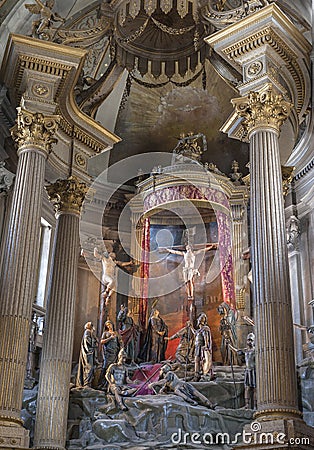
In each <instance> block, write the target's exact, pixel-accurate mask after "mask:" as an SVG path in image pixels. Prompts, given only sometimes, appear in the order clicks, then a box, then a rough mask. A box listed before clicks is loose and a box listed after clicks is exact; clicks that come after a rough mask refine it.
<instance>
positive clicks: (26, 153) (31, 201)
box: [0, 108, 57, 448]
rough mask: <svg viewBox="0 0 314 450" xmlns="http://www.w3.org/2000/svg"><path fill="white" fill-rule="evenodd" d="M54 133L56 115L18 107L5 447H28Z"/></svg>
mask: <svg viewBox="0 0 314 450" xmlns="http://www.w3.org/2000/svg"><path fill="white" fill-rule="evenodd" d="M56 128H57V116H43V115H42V114H39V113H38V114H37V113H31V112H28V111H26V110H24V109H22V108H18V117H17V125H16V126H15V128H14V130H13V137H14V138H15V140H16V143H17V146H18V151H17V152H18V156H19V159H18V166H17V173H16V178H15V185H14V190H13V198H12V208H11V213H10V218H9V224H8V233H7V240H6V244H5V248H4V258H3V261H4V264H3V270H2V279H1V286H0V298H1V302H0V374H1V376H0V446H5V447H6V448H10V447H27V446H28V432H26V430H24V428H23V427H22V421H21V419H20V410H21V405H22V395H23V385H24V377H25V367H26V361H27V348H28V339H29V330H30V320H31V311H32V304H33V301H34V295H35V292H34V291H35V280H36V276H35V274H36V271H37V264H38V253H39V243H40V242H39V231H40V214H41V205H42V195H43V184H44V174H45V161H46V158H47V156H48V153H49V151H50V149H51V145H52V143H53V142H55V140H54V139H53V137H52V135H53V134H54V132H55V130H56ZM30 274H32V276H30ZM8 382H9V383H10V389H8Z"/></svg>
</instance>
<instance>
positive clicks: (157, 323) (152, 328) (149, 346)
mask: <svg viewBox="0 0 314 450" xmlns="http://www.w3.org/2000/svg"><path fill="white" fill-rule="evenodd" d="M167 335H168V327H167V325H166V323H165V322H164V320H163V319H162V318H161V317H160V315H159V311H158V309H153V311H152V314H151V316H150V318H149V321H148V327H147V334H146V339H145V343H144V347H143V352H142V358H143V359H144V360H145V361H152V362H153V363H157V362H160V361H164V360H165V359H166V356H165V354H166V348H167V341H166V340H165V337H166V336H167Z"/></svg>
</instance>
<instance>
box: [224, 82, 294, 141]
mask: <svg viewBox="0 0 314 450" xmlns="http://www.w3.org/2000/svg"><path fill="white" fill-rule="evenodd" d="M231 102H232V104H233V106H234V107H235V111H236V113H237V115H238V116H239V117H242V118H243V121H242V126H243V127H244V130H245V131H246V132H247V134H248V135H250V134H251V133H252V132H253V131H255V130H258V129H263V128H273V129H274V130H276V131H277V132H278V133H279V131H280V127H281V125H282V124H283V123H284V121H285V120H286V119H287V118H288V116H289V114H290V111H291V109H292V106H293V105H292V103H290V102H287V101H286V100H284V98H283V96H282V95H281V94H279V93H278V92H276V91H275V89H274V88H273V86H272V85H270V84H268V85H266V86H265V88H264V89H263V90H262V91H260V92H250V93H249V94H248V96H247V97H239V98H235V99H232V100H231Z"/></svg>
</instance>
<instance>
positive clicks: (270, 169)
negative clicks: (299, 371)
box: [250, 129, 298, 412]
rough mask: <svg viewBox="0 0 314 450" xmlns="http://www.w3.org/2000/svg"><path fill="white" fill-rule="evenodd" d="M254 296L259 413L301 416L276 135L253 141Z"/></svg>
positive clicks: (259, 135) (258, 133) (258, 135)
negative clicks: (298, 412) (297, 412)
mask: <svg viewBox="0 0 314 450" xmlns="http://www.w3.org/2000/svg"><path fill="white" fill-rule="evenodd" d="M250 157H251V166H250V168H251V230H252V266H253V293H254V301H255V320H256V335H257V345H256V348H257V354H256V365H257V368H258V369H257V395H258V410H259V411H266V412H267V411H272V410H274V411H276V410H280V409H288V410H291V411H293V410H294V409H295V410H297V409H298V408H297V387H296V370H295V363H294V343H293V323H292V311H291V295H290V289H289V269H288V258H287V246H286V233H285V219H284V206H283V195H282V180H281V166H280V158H279V142H278V132H277V131H275V130H274V129H264V130H255V131H254V133H252V134H251V137H250Z"/></svg>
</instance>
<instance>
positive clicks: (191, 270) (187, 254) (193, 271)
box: [161, 243, 218, 323]
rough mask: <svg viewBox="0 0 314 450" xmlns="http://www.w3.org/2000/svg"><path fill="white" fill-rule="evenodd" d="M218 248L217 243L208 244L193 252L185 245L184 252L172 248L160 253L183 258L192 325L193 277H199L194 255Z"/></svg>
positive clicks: (193, 317)
mask: <svg viewBox="0 0 314 450" xmlns="http://www.w3.org/2000/svg"><path fill="white" fill-rule="evenodd" d="M217 248H218V243H208V244H206V245H205V247H203V248H200V249H197V250H193V248H192V246H191V245H189V244H187V245H186V246H185V250H174V249H173V248H165V249H162V250H161V251H163V252H165V251H167V252H169V253H172V254H173V255H180V256H183V258H184V266H183V280H184V283H185V288H186V293H187V298H188V304H189V312H190V320H191V321H192V323H193V322H194V319H195V317H196V311H195V302H194V286H195V276H199V275H200V273H199V270H198V269H197V268H195V261H196V255H198V254H200V253H202V252H203V253H205V252H208V251H209V250H216V249H217Z"/></svg>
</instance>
